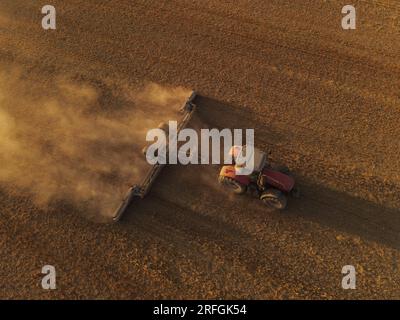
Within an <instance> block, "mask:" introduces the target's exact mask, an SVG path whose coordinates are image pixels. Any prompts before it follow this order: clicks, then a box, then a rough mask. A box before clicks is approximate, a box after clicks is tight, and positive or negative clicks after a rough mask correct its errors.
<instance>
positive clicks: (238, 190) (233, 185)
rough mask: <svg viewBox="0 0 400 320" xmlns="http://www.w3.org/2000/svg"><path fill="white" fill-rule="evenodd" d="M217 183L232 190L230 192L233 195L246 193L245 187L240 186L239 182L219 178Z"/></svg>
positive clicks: (227, 178) (222, 177)
mask: <svg viewBox="0 0 400 320" xmlns="http://www.w3.org/2000/svg"><path fill="white" fill-rule="evenodd" d="M218 181H219V183H220V184H222V185H223V186H225V187H227V188H229V189H230V190H232V192H233V193H235V194H243V193H246V191H247V186H245V185H244V184H241V183H240V182H238V181H236V180H235V179H232V178H229V177H225V176H219V178H218Z"/></svg>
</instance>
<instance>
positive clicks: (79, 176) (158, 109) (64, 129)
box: [0, 68, 190, 216]
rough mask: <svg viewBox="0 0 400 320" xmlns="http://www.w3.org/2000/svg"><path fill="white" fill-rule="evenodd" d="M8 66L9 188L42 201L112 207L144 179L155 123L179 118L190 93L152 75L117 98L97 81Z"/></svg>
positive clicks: (2, 120)
mask: <svg viewBox="0 0 400 320" xmlns="http://www.w3.org/2000/svg"><path fill="white" fill-rule="evenodd" d="M1 70H3V71H0V186H1V188H2V189H5V190H18V192H22V193H28V194H30V195H32V196H33V199H34V201H35V203H36V204H37V205H38V206H41V207H45V208H48V207H49V206H52V205H54V204H59V203H60V202H62V203H64V202H65V203H69V204H72V205H73V206H75V207H77V208H81V209H82V208H84V210H83V211H86V212H90V214H91V215H93V214H94V213H96V214H98V215H101V216H110V215H112V213H113V212H114V210H115V209H116V207H117V206H118V204H119V202H120V201H121V199H122V197H123V195H124V194H125V192H126V191H127V188H128V186H129V185H131V184H133V183H139V182H140V180H141V179H142V178H143V176H144V173H145V170H146V169H147V166H148V165H147V163H146V162H145V159H144V156H143V155H142V152H141V150H142V148H143V146H144V145H145V143H146V142H145V137H146V132H147V130H149V129H151V128H154V127H156V126H157V125H158V123H159V122H161V121H168V120H175V119H178V118H179V113H178V110H179V108H180V107H181V106H182V104H183V103H184V101H185V99H186V98H187V97H188V95H189V94H190V92H189V91H188V90H185V89H183V88H166V87H161V86H159V85H157V84H154V83H149V84H147V85H144V86H143V87H142V88H136V89H131V90H127V88H123V89H122V90H123V91H124V92H123V95H124V97H123V99H117V98H116V97H115V96H113V94H112V93H111V94H110V93H108V94H104V92H103V91H104V88H100V89H99V88H98V86H96V85H95V84H93V83H90V82H85V81H77V80H73V79H71V78H68V77H62V78H60V77H58V78H54V79H53V78H52V79H47V80H45V81H39V80H38V79H35V77H34V76H31V75H29V74H27V72H26V71H24V70H21V69H18V68H1Z"/></svg>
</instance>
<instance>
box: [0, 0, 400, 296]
mask: <svg viewBox="0 0 400 320" xmlns="http://www.w3.org/2000/svg"><path fill="white" fill-rule="evenodd" d="M53 5H54V6H55V7H56V9H57V19H58V20H57V30H56V31H45V30H43V29H42V28H41V18H42V15H41V12H40V11H41V6H42V4H40V3H39V2H38V1H27V0H3V1H1V3H0V63H1V65H3V66H5V65H7V66H15V67H17V68H19V70H22V73H23V74H24V73H25V74H29V77H30V78H33V79H37V82H38V83H42V85H43V88H44V92H45V89H46V84H48V83H49V82H51V81H52V79H53V77H55V76H59V75H65V74H68V75H71V76H72V77H74V78H75V79H79V80H82V81H85V82H88V83H90V84H91V85H92V86H93V87H95V88H96V89H97V90H99V92H103V93H104V95H102V104H104V105H110V106H114V105H117V104H119V103H123V100H121V99H120V98H121V97H120V96H118V90H114V89H115V88H121V87H124V86H126V87H132V86H139V85H142V84H143V83H145V82H155V83H159V84H162V85H168V86H182V87H185V88H193V89H196V90H197V91H199V92H200V93H201V97H200V98H199V100H198V110H199V113H198V116H199V118H200V119H201V121H202V122H203V123H206V124H207V125H209V126H211V127H217V128H255V130H256V131H255V134H256V143H257V145H258V146H260V147H261V148H268V149H270V150H271V152H272V154H271V157H272V160H273V161H275V162H279V163H284V164H287V165H288V166H289V167H290V169H291V170H292V171H293V172H294V174H295V175H296V176H297V179H298V181H299V184H300V186H301V189H302V193H303V196H302V198H300V199H290V203H289V208H288V210H287V211H285V212H283V213H273V212H268V211H266V210H265V208H264V207H263V206H262V204H261V203H260V202H259V201H257V199H252V198H251V197H249V196H243V197H237V198H236V197H232V196H230V195H228V194H226V193H225V191H223V190H221V189H220V187H219V186H218V184H217V179H216V176H217V174H218V166H170V167H168V168H166V169H165V170H164V171H163V172H162V174H161V175H160V178H159V180H158V181H157V182H156V184H155V186H154V189H153V190H152V192H151V193H150V195H149V196H148V197H147V198H146V199H144V200H143V201H141V202H138V203H135V204H134V205H132V207H131V208H130V210H129V212H128V213H127V215H126V217H125V219H124V220H123V221H121V222H120V223H118V224H98V223H94V222H93V221H91V220H89V219H87V218H86V217H85V214H82V213H79V212H78V211H79V210H77V209H74V207H69V206H68V207H67V206H61V205H60V206H59V207H58V208H53V209H51V210H50V209H49V210H44V209H42V208H40V207H38V206H36V205H35V204H34V203H33V202H32V199H30V197H29V195H28V194H21V193H20V192H15V190H9V189H4V190H3V191H2V192H1V194H0V203H1V211H0V257H1V263H0V277H1V278H0V284H1V285H0V297H1V298H13V299H15V298H33V299H43V298H54V299H62V298H73V299H75V298H79V299H80V298H114V299H132V298H133V299H145V298H177V299H180V298H194V299H197V298H251V299H282V298H291V299H294V298H301V299H332V298H338V299H350V298H356V299H358V298H373V299H379V298H390V299H396V298H397V299H399V298H400V289H399V288H400V275H399V269H400V215H399V214H400V210H399V208H400V196H399V194H400V193H399V191H400V175H399V164H400V160H399V157H398V152H399V150H400V140H399V136H400V126H399V123H400V113H399V111H400V96H399V87H400V77H399V74H400V63H399V60H398V57H399V53H400V41H399V40H400V20H399V19H400V15H399V13H400V6H399V4H398V3H397V2H396V1H394V0H392V1H372V0H371V1H356V3H355V6H356V8H357V17H358V20H357V29H356V30H352V31H344V30H342V28H341V24H340V21H341V17H342V15H341V8H342V6H343V5H345V4H343V3H341V2H340V1H329V2H328V1H317V0H310V1H296V2H294V1H289V0H279V1H268V2H267V1H251V2H248V1H228V0H225V1H215V0H206V1H144V0H143V1H128V0H120V1H118V2H115V1H101V3H100V2H98V1H82V0H70V1H61V0H54V1H53ZM115 92H117V93H115ZM43 94H45V93H43ZM121 101H122V102H121ZM38 130H40V128H39V129H38ZM46 264H51V265H54V266H55V267H56V270H57V290H54V291H45V290H43V289H41V286H40V281H41V277H42V275H41V273H40V272H41V268H42V266H43V265H46ZM345 265H354V266H355V267H356V270H357V289H356V290H343V289H342V287H341V281H342V276H343V275H342V274H341V270H342V267H343V266H345Z"/></svg>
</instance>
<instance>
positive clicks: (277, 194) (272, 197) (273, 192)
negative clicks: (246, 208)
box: [260, 188, 287, 210]
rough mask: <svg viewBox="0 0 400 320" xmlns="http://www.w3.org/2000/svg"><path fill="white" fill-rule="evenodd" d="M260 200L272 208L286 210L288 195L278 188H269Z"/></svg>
mask: <svg viewBox="0 0 400 320" xmlns="http://www.w3.org/2000/svg"><path fill="white" fill-rule="evenodd" d="M260 200H261V201H262V202H263V203H264V204H265V205H266V206H267V207H268V208H270V209H274V210H284V209H285V208H286V206H287V197H286V196H285V195H284V194H283V193H282V192H281V191H279V190H278V189H273V188H270V189H267V190H265V191H264V192H263V193H262V194H261V196H260Z"/></svg>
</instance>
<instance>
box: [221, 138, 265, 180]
mask: <svg viewBox="0 0 400 320" xmlns="http://www.w3.org/2000/svg"><path fill="white" fill-rule="evenodd" d="M249 150H250V151H249ZM248 152H253V154H254V167H253V168H254V169H253V172H252V173H251V174H255V173H260V172H261V171H262V170H263V169H264V167H265V166H266V164H267V154H266V153H265V152H263V151H261V150H260V149H257V148H255V147H252V148H246V146H245V145H244V146H233V147H232V148H231V149H230V150H229V155H230V156H232V160H233V164H234V165H235V167H243V166H244V165H245V163H246V162H245V159H246V157H247V159H250V157H251V156H252V155H251V154H247V153H248Z"/></svg>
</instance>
